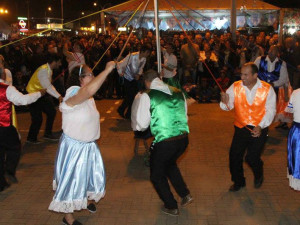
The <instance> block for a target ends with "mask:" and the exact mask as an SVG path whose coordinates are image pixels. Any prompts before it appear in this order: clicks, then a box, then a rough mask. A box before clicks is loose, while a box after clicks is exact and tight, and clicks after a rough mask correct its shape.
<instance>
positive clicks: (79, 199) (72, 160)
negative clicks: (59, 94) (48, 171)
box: [49, 134, 105, 213]
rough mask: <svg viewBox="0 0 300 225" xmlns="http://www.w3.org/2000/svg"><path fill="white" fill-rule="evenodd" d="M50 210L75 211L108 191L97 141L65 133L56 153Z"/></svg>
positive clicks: (97, 199)
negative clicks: (83, 139)
mask: <svg viewBox="0 0 300 225" xmlns="http://www.w3.org/2000/svg"><path fill="white" fill-rule="evenodd" d="M53 190H55V195H54V197H53V200H52V202H51V203H50V206H49V210H52V211H56V212H62V213H73V212H74V210H81V209H86V208H87V201H88V200H94V201H96V202H98V201H99V200H100V199H101V198H103V197H104V195H105V168H104V165H103V161H102V157H101V154H100V150H99V147H98V145H97V143H96V142H81V141H77V140H74V139H72V138H70V137H68V136H67V135H65V134H62V136H61V138H60V143H59V147H58V151H57V153H56V160H55V168H54V179H53Z"/></svg>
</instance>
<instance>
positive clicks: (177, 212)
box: [161, 207, 179, 216]
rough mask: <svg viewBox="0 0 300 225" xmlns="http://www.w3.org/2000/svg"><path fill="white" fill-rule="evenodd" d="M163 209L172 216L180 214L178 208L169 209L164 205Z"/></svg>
mask: <svg viewBox="0 0 300 225" xmlns="http://www.w3.org/2000/svg"><path fill="white" fill-rule="evenodd" d="M161 211H162V212H163V213H165V214H167V215H170V216H178V215H179V210H178V209H167V208H166V207H162V208H161Z"/></svg>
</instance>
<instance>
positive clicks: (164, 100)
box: [148, 86, 189, 143]
mask: <svg viewBox="0 0 300 225" xmlns="http://www.w3.org/2000/svg"><path fill="white" fill-rule="evenodd" d="M169 89H170V91H171V93H172V95H169V94H166V93H164V92H161V91H158V90H154V89H151V90H150V91H149V92H148V95H149V97H150V112H151V122H150V128H151V133H152V135H153V136H154V138H155V139H154V143H157V142H161V141H163V140H165V139H168V138H171V137H176V136H179V135H182V134H187V133H189V126H188V124H187V118H186V113H185V100H184V97H183V95H182V92H181V91H180V90H179V89H177V88H174V87H170V86H169Z"/></svg>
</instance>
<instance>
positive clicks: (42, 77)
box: [38, 63, 60, 98]
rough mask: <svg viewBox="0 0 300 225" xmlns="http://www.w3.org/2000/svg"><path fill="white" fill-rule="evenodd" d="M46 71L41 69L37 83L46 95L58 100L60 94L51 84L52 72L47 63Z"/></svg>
mask: <svg viewBox="0 0 300 225" xmlns="http://www.w3.org/2000/svg"><path fill="white" fill-rule="evenodd" d="M47 66H48V69H41V70H40V71H39V73H38V78H39V81H40V83H41V85H42V87H43V88H44V89H46V91H47V93H48V94H49V95H51V96H53V97H55V98H59V97H60V94H59V93H58V92H57V91H56V89H55V87H54V86H53V85H52V84H51V82H50V81H51V77H52V70H51V68H50V66H49V64H48V63H47Z"/></svg>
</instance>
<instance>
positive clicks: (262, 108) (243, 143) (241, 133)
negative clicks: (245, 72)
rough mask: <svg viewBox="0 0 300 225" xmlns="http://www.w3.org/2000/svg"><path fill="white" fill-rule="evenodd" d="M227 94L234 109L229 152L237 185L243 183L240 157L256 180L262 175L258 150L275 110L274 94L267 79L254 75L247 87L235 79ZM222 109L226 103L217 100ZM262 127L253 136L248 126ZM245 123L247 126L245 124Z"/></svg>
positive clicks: (261, 164)
mask: <svg viewBox="0 0 300 225" xmlns="http://www.w3.org/2000/svg"><path fill="white" fill-rule="evenodd" d="M226 93H227V94H228V95H229V103H228V107H229V110H231V109H233V108H234V109H235V121H234V129H235V132H234V136H233V139H232V144H231V148H230V154H229V164H230V173H231V180H232V181H233V182H234V185H236V186H237V187H239V188H240V187H244V186H245V184H246V183H245V177H244V170H243V158H244V154H245V151H246V149H247V153H246V157H245V160H246V162H247V163H248V164H249V166H250V167H251V169H252V171H253V173H254V178H255V181H259V180H260V181H261V182H262V179H263V161H262V160H261V158H260V157H261V153H262V150H263V147H264V144H265V142H266V139H267V133H268V126H269V125H270V124H271V123H272V121H273V118H274V116H275V112H276V108H275V107H276V95H275V92H274V90H273V88H272V87H271V86H270V85H269V84H268V83H266V82H264V81H261V80H259V79H257V82H256V84H255V85H254V86H253V88H252V89H251V90H249V89H248V88H247V87H246V86H245V85H243V83H242V81H237V82H234V83H233V84H232V85H231V86H230V87H229V88H228V89H227V91H226ZM220 107H221V109H223V110H226V111H227V110H228V108H227V106H226V105H225V104H224V103H223V102H220ZM256 126H260V127H261V129H262V130H261V135H260V136H259V137H252V134H251V132H250V131H249V130H248V129H247V128H250V129H253V128H254V127H256ZM246 127H247V128H246Z"/></svg>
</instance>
